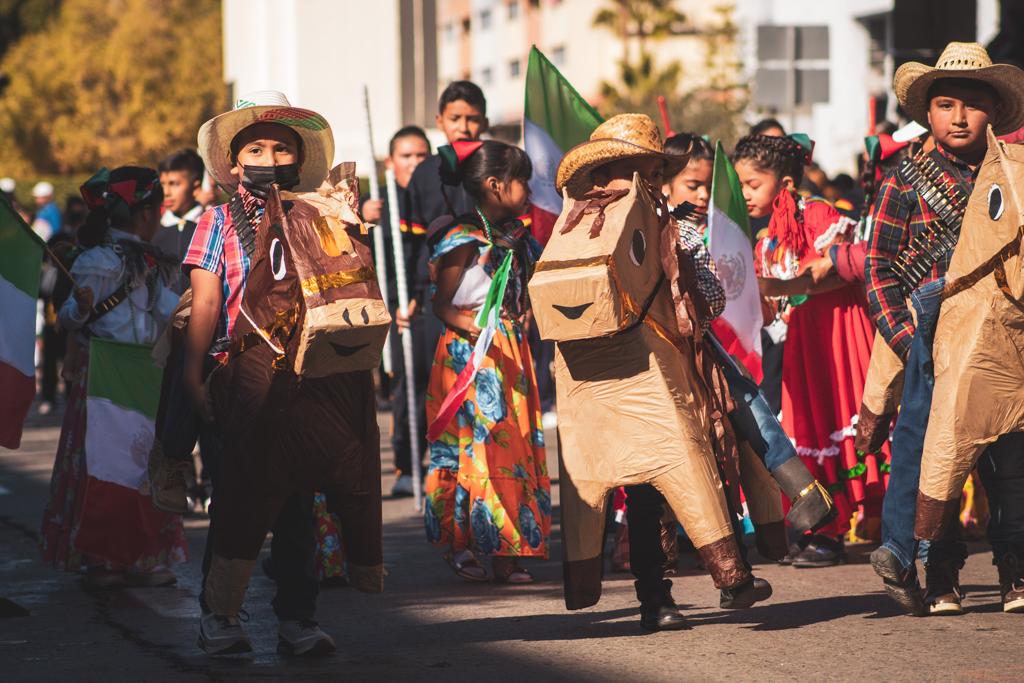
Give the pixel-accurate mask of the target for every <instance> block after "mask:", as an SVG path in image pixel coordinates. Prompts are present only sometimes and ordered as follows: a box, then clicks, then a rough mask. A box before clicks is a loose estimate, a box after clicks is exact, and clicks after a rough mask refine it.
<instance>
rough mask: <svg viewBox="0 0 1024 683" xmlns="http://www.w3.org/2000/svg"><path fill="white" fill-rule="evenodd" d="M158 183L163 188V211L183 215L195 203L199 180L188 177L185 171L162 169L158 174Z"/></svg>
mask: <svg viewBox="0 0 1024 683" xmlns="http://www.w3.org/2000/svg"><path fill="white" fill-rule="evenodd" d="M160 185H161V186H162V187H163V188H164V204H163V208H164V211H170V212H171V213H173V214H174V215H175V216H183V215H185V214H186V213H188V210H189V209H191V208H192V207H193V206H194V205H195V203H196V200H195V191H196V189H197V188H198V187H199V181H198V180H192V179H191V178H189V174H188V172H187V171H164V172H163V173H161V174H160Z"/></svg>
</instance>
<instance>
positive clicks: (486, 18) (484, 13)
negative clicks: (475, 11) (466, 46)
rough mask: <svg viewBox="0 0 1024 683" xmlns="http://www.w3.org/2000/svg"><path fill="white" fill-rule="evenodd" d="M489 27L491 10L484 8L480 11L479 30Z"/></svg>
mask: <svg viewBox="0 0 1024 683" xmlns="http://www.w3.org/2000/svg"><path fill="white" fill-rule="evenodd" d="M490 27H491V10H489V9H485V10H481V11H480V30H481V31H486V30H487V29H489V28H490Z"/></svg>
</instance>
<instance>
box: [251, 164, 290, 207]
mask: <svg viewBox="0 0 1024 683" xmlns="http://www.w3.org/2000/svg"><path fill="white" fill-rule="evenodd" d="M274 183H277V185H278V187H280V188H281V189H282V190H290V189H292V188H293V187H295V186H296V185H298V184H299V165H298V164H281V165H280V166H249V165H248V164H246V165H245V166H243V167H242V187H244V188H245V189H247V190H249V192H251V193H253V194H254V195H256V196H257V197H259V198H260V199H266V198H267V193H268V192H270V186H271V185H273V184H274Z"/></svg>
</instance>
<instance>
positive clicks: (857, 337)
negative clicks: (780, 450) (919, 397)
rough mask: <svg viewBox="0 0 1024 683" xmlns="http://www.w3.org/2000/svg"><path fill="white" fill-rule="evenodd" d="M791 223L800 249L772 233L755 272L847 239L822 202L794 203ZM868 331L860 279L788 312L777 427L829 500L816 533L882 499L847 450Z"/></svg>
mask: <svg viewBox="0 0 1024 683" xmlns="http://www.w3.org/2000/svg"><path fill="white" fill-rule="evenodd" d="M796 225H798V226H799V227H800V229H802V231H803V240H800V242H802V243H803V248H802V249H801V250H800V252H801V253H795V252H794V250H793V249H792V248H790V247H788V246H784V247H782V248H781V249H780V247H779V244H780V240H779V239H777V238H776V237H775V236H773V235H769V236H767V237H763V238H762V239H760V240H759V241H758V243H757V246H756V249H755V256H754V258H755V261H756V262H757V263H756V264H755V265H756V268H757V271H758V272H759V273H760V274H761V275H762V276H763V277H772V278H779V279H790V278H793V277H796V274H797V272H798V271H799V268H800V265H801V264H802V263H805V262H807V261H809V260H813V259H815V258H817V257H818V256H820V255H823V254H826V253H827V252H828V248H829V246H831V245H832V244H834V243H836V242H837V241H839V242H841V241H843V240H846V239H848V238H849V237H852V232H853V228H854V226H855V223H854V222H853V221H852V220H850V219H849V218H846V217H844V216H843V215H842V214H840V213H839V212H838V211H836V209H835V208H833V207H832V206H831V205H830V204H829V203H828V202H826V201H823V200H818V199H807V200H801V201H799V202H798V204H797V211H796ZM794 303H795V302H794ZM874 335H875V329H874V326H873V325H872V323H871V320H870V318H869V317H868V314H867V301H866V298H865V295H864V289H863V287H862V286H861V285H860V284H848V285H845V286H843V287H841V288H839V289H835V290H832V291H830V292H825V293H822V294H815V295H812V296H810V297H808V298H807V299H806V300H805V301H804V302H803V303H799V304H798V305H795V306H793V308H791V309H790V310H789V331H788V333H787V337H786V345H785V350H784V351H783V359H782V427H783V428H784V429H785V430H786V433H787V434H789V436H790V438H791V439H793V441H794V443H795V445H796V449H797V453H798V454H799V455H800V457H801V459H802V460H803V461H804V464H806V465H807V468H808V469H809V470H810V471H811V474H813V475H814V476H815V477H817V479H818V480H819V481H821V482H822V484H824V485H825V487H826V488H827V489H828V490H829V492H830V493H831V494H832V496H833V498H834V499H835V502H836V507H837V511H838V515H837V516H836V520H835V521H834V522H832V523H830V524H829V525H828V526H826V527H823V528H822V529H820V530H819V531H818V533H820V534H823V535H827V536H832V537H837V536H839V535H840V534H844V533H846V532H847V531H849V529H850V519H851V517H852V516H853V513H854V511H856V509H857V507H858V506H860V505H865V504H867V505H866V507H870V508H874V507H875V506H876V505H877V501H878V500H880V499H881V496H882V487H881V483H880V478H879V473H878V466H877V463H876V462H875V461H874V460H873V459H872V460H871V461H870V462H861V461H859V460H858V458H857V453H856V450H855V449H854V447H853V437H854V427H855V424H856V417H857V413H858V411H859V409H860V403H861V397H862V395H863V393H864V382H865V378H866V375H867V370H868V362H869V360H870V358H871V345H872V342H873V341H874Z"/></svg>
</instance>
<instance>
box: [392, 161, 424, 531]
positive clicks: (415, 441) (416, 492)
mask: <svg viewBox="0 0 1024 683" xmlns="http://www.w3.org/2000/svg"><path fill="white" fill-rule="evenodd" d="M384 182H385V184H386V185H387V190H388V214H389V216H388V220H389V221H390V223H391V244H392V245H393V246H394V249H393V250H392V253H393V254H394V260H395V280H396V281H397V283H398V313H399V315H401V316H402V317H403V318H405V319H407V320H408V317H409V281H408V280H407V279H406V272H405V256H404V253H405V250H404V249H402V248H401V244H402V230H401V227H400V225H401V221H402V217H401V213H400V211H399V205H398V184H397V183H396V182H395V172H394V171H393V170H392V169H390V168H389V169H386V170H385V171H384ZM401 336H402V360H403V361H404V362H405V400H406V406H407V408H408V411H409V447H410V450H411V451H412V499H413V506H414V507H415V508H416V512H422V511H423V480H422V472H421V468H422V463H421V459H422V457H423V455H422V454H421V453H420V415H419V410H417V407H416V404H417V400H416V398H417V396H416V364H415V358H414V357H413V349H412V327H407V328H406V329H405V331H404V332H402V333H401ZM396 428H400V427H399V426H398V425H396Z"/></svg>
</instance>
